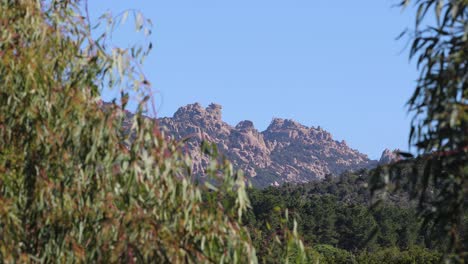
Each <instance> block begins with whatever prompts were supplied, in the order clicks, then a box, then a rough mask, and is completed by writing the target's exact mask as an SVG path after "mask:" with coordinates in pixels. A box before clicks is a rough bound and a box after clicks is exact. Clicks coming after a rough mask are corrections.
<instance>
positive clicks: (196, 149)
mask: <svg viewBox="0 0 468 264" xmlns="http://www.w3.org/2000/svg"><path fill="white" fill-rule="evenodd" d="M158 121H159V124H160V126H161V128H162V129H163V130H166V131H167V133H168V134H170V135H172V136H174V137H175V138H176V139H188V140H187V147H186V150H187V151H188V152H189V154H190V156H191V157H192V158H193V171H194V172H195V173H198V174H202V172H203V168H204V167H205V166H206V165H207V164H208V160H207V159H206V157H203V155H202V154H201V152H200V143H201V141H202V140H208V141H211V142H214V143H216V144H217V146H218V149H219V151H220V152H221V153H223V154H224V155H226V156H227V157H228V158H229V159H230V160H231V162H232V163H233V165H234V166H235V167H236V168H238V169H242V170H243V171H244V172H245V173H246V175H247V176H250V177H251V180H252V182H253V183H254V184H255V185H257V186H267V185H273V184H275V183H276V184H278V183H283V182H296V183H299V182H307V181H311V180H314V179H321V178H323V177H325V175H327V174H339V173H341V172H344V171H346V170H357V169H361V168H370V167H374V166H376V165H377V164H378V161H374V160H370V159H369V158H368V157H367V156H366V155H364V154H362V153H359V152H358V151H357V150H354V149H351V148H350V147H348V146H347V145H346V142H344V141H341V142H338V141H336V140H333V137H332V135H331V134H330V133H328V132H327V131H325V130H323V129H321V128H320V127H318V128H315V127H306V126H304V125H301V124H299V123H297V122H295V121H293V120H289V119H280V118H275V119H273V121H272V122H271V124H270V126H269V127H268V128H267V129H266V130H265V131H263V132H260V131H258V130H257V129H256V128H255V127H254V124H253V123H252V122H251V121H248V120H246V121H242V122H240V123H239V124H237V125H236V126H235V127H232V126H230V125H229V124H227V123H225V122H224V121H223V120H222V115H221V106H220V105H217V104H211V105H209V106H208V107H207V108H203V107H202V106H201V105H200V104H198V103H195V104H191V105H187V106H184V107H181V108H180V109H179V110H177V112H176V113H175V114H174V116H173V117H172V118H160V119H159V120H158Z"/></svg>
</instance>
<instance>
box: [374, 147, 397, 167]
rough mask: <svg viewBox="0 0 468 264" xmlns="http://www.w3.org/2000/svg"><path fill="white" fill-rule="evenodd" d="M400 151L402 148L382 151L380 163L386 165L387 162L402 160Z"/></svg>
mask: <svg viewBox="0 0 468 264" xmlns="http://www.w3.org/2000/svg"><path fill="white" fill-rule="evenodd" d="M399 151H400V150H398V149H395V150H393V151H392V150H389V149H385V150H384V151H383V152H382V156H381V157H380V160H379V165H385V164H390V163H393V162H397V161H399V160H400V157H399V155H398V152H399Z"/></svg>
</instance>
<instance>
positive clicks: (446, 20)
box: [374, 0, 468, 258]
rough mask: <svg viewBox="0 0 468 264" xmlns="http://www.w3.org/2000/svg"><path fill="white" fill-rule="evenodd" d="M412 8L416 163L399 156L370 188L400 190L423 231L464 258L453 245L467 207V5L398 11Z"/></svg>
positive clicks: (434, 4) (447, 0) (422, 2)
mask: <svg viewBox="0 0 468 264" xmlns="http://www.w3.org/2000/svg"><path fill="white" fill-rule="evenodd" d="M412 2H414V4H415V8H414V9H413V10H415V11H416V14H415V26H414V28H413V29H411V30H405V31H404V32H403V34H402V36H407V37H409V40H410V43H411V48H410V51H409V56H410V58H411V59H413V60H415V61H416V63H417V67H418V71H419V73H420V76H419V78H418V79H417V84H416V87H415V89H414V92H413V95H412V96H411V98H410V99H409V101H408V107H409V112H410V113H412V114H413V119H412V123H411V130H410V142H409V143H410V145H412V146H414V147H415V148H416V150H417V157H416V158H415V159H414V157H413V155H411V154H409V153H401V154H402V157H404V158H406V160H403V161H401V162H399V163H397V164H393V165H390V166H386V167H383V168H381V169H380V170H379V171H377V174H376V176H377V177H375V178H374V180H375V182H374V189H380V188H382V187H385V186H387V187H388V182H389V180H390V179H393V180H394V181H396V183H397V185H399V184H402V183H404V184H405V185H402V186H403V187H404V188H409V190H410V191H411V194H412V197H413V198H417V199H418V200H419V209H420V213H421V215H422V216H423V217H424V219H425V222H424V223H425V227H428V228H429V230H432V231H433V232H434V233H438V234H445V235H447V237H448V238H449V240H450V243H449V248H448V250H449V251H451V250H455V251H457V252H458V253H459V254H458V255H459V256H464V257H465V258H466V254H467V252H466V251H467V249H466V245H463V243H462V242H461V241H460V239H461V238H462V237H463V236H467V233H466V232H467V230H466V228H468V227H466V226H465V227H463V215H464V214H465V212H466V205H467V201H468V183H467V173H468V166H467V164H468V163H467V156H468V155H467V154H468V153H467V152H468V140H467V136H466V135H467V134H468V129H467V126H466V123H467V120H468V114H467V112H466V111H467V109H468V104H467V103H468V102H467V95H468V89H467V88H468V70H467V67H468V65H467V64H468V42H467V39H468V21H467V17H468V9H467V5H468V2H467V1H466V0H415V1H410V0H403V1H401V2H400V6H401V7H403V8H406V7H407V6H409V5H410V4H412ZM407 176H409V177H408V178H407ZM464 229H465V230H464ZM441 232H442V233H441ZM462 258H463V257H462Z"/></svg>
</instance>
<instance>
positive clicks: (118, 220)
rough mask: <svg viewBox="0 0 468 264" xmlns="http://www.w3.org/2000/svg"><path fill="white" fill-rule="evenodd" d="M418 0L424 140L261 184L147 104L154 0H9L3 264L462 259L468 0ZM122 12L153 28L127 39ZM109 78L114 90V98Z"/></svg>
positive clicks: (2, 136) (0, 44)
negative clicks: (169, 131)
mask: <svg viewBox="0 0 468 264" xmlns="http://www.w3.org/2000/svg"><path fill="white" fill-rule="evenodd" d="M410 3H413V4H415V7H416V9H415V11H416V13H415V18H414V20H415V23H416V27H415V29H414V31H406V33H404V34H402V37H406V38H408V40H409V42H410V43H411V45H410V47H409V53H410V54H409V55H410V58H411V59H413V60H414V61H416V62H417V64H418V66H419V68H418V69H419V73H420V78H419V79H418V80H417V82H416V85H415V87H413V88H414V93H413V95H412V96H411V98H409V100H408V111H409V113H410V114H411V115H412V116H413V117H414V118H413V119H412V122H411V129H410V131H408V132H409V135H410V144H411V145H413V146H414V147H415V149H416V151H415V152H414V153H403V152H401V153H399V155H400V156H401V161H399V162H396V163H392V164H388V165H383V166H380V167H377V168H376V169H374V170H371V171H357V172H348V173H344V174H342V175H329V176H327V177H326V178H325V179H324V180H323V181H317V182H310V183H305V184H300V185H293V184H285V185H284V186H281V187H277V188H274V187H269V188H265V189H252V188H250V187H249V180H248V179H247V178H246V177H245V176H244V174H243V172H242V171H240V170H236V169H235V168H234V167H233V165H232V164H231V163H230V162H229V161H228V160H227V159H225V158H223V157H222V155H220V153H218V150H217V149H216V147H215V146H214V145H213V144H211V143H209V142H203V144H202V145H201V146H200V147H201V150H202V152H203V153H204V155H206V156H207V157H209V158H210V160H209V163H208V164H207V168H206V171H205V175H204V177H206V179H207V180H204V181H199V180H198V179H197V178H196V177H195V176H194V175H193V174H192V167H191V165H192V163H191V157H190V156H188V155H186V154H184V152H183V149H184V141H183V140H182V141H176V140H174V139H173V138H171V137H169V136H168V135H165V134H164V132H161V131H160V130H159V128H158V124H157V122H155V121H154V120H152V119H148V118H145V115H146V113H147V109H151V108H152V107H154V105H153V102H154V101H152V98H151V94H149V93H148V87H150V86H151V82H150V80H148V79H147V78H146V76H145V73H144V71H143V68H142V64H143V61H144V58H146V56H147V55H148V53H149V52H150V50H151V49H152V43H151V41H149V39H148V36H149V35H150V34H151V27H152V22H151V21H150V20H148V19H145V17H144V14H142V13H140V12H139V11H137V10H128V11H125V12H123V13H121V14H118V15H117V16H111V15H109V14H104V15H103V16H101V18H100V20H99V24H98V25H94V24H91V22H90V18H89V14H88V7H87V2H86V1H78V0H51V1H39V0H30V1H11V0H2V1H0V30H1V32H0V33H1V34H0V263H441V262H449V263H466V261H467V259H468V255H467V234H466V230H467V210H466V203H467V200H468V199H467V194H468V189H467V181H466V178H467V176H466V175H467V171H468V167H467V164H468V162H467V156H468V155H467V152H468V147H467V146H468V140H467V138H466V134H467V133H466V132H467V131H468V130H467V128H466V123H467V120H468V115H467V113H466V110H467V109H468V107H467V99H466V98H467V95H468V90H467V87H468V78H467V76H468V71H467V66H468V65H467V62H468V60H467V54H468V42H467V39H468V22H467V16H468V15H467V13H468V9H467V6H468V2H467V1H466V0H452V1H448V0H424V1H423V0H415V1H409V0H403V1H401V2H398V1H397V4H399V6H400V7H401V8H405V7H407V6H408V5H409V4H410ZM411 11H413V10H412V9H411ZM427 14H433V16H430V18H431V19H435V22H434V21H432V20H430V21H432V23H431V22H430V21H426V20H425V18H427V16H426V15H427ZM428 16H429V15H428ZM127 17H128V19H129V20H132V19H131V18H133V21H134V22H133V24H134V26H135V30H136V31H137V32H139V33H141V34H142V39H143V42H142V43H139V44H137V45H135V46H132V47H131V48H120V47H118V45H114V44H115V43H112V41H111V39H110V36H111V35H112V32H113V31H114V30H116V25H117V24H120V23H123V22H124V20H126V19H127ZM103 89H116V90H117V91H119V92H120V97H119V98H116V99H115V100H114V101H113V102H112V103H110V104H109V105H108V107H107V108H106V109H103V108H102V98H101V95H102V90H103ZM130 94H132V97H133V96H134V97H137V98H139V101H138V103H137V110H136V113H135V115H134V116H132V119H131V120H130V122H127V121H128V120H126V119H125V117H126V115H127V109H128V104H129V98H130Z"/></svg>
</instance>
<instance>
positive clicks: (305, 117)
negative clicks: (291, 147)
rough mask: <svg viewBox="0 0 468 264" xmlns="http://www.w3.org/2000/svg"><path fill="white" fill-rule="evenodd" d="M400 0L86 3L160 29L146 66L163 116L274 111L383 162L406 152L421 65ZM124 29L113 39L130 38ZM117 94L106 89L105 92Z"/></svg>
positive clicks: (259, 122)
mask: <svg viewBox="0 0 468 264" xmlns="http://www.w3.org/2000/svg"><path fill="white" fill-rule="evenodd" d="M396 2H397V0H395V1H392V0H363V1H349V0H337V1H325V0H323V1H318V0H282V1H280V0H235V1H234V0H229V1H228V0H164V1H163V0H139V1H128V0H127V1H124V0H113V1H90V3H89V5H90V6H89V8H90V11H91V14H92V16H93V17H96V16H97V15H98V14H101V13H103V12H104V11H106V10H109V11H111V12H112V13H113V14H117V13H118V12H120V11H123V10H125V9H128V8H132V9H137V10H141V11H142V12H143V13H144V15H145V16H146V17H147V18H149V19H151V20H152V22H153V24H154V28H153V35H152V36H151V40H152V42H153V44H154V48H153V51H152V53H151V55H150V56H149V58H148V59H147V61H146V63H145V65H144V71H145V73H146V75H147V77H148V78H149V79H150V81H151V83H152V84H153V88H154V90H155V91H156V92H157V95H156V98H155V99H156V103H157V104H158V116H159V117H163V116H172V114H173V113H174V112H175V111H176V110H177V108H179V107H180V106H183V105H186V104H189V103H194V102H200V103H201V104H202V105H204V106H207V105H208V104H209V103H211V102H216V103H219V104H221V105H222V106H223V119H224V120H225V121H226V122H228V123H229V124H231V125H236V124H237V123H238V122H239V121H241V120H246V119H248V120H252V121H253V122H254V124H255V126H256V128H257V129H259V130H264V129H265V128H266V127H267V126H268V125H269V123H270V122H271V120H272V118H273V117H282V118H292V119H294V120H297V121H299V122H301V123H302V124H304V125H307V126H321V127H322V128H324V129H326V130H328V131H330V132H331V133H332V134H333V136H334V139H336V140H343V139H344V140H345V141H346V142H347V143H348V145H350V146H351V147H352V148H355V149H358V150H360V151H361V152H363V153H366V154H368V155H369V156H370V157H371V158H374V159H377V158H379V157H380V154H381V152H382V150H383V149H384V148H391V149H393V148H400V149H403V150H407V149H408V144H407V140H408V133H409V122H410V117H409V116H408V115H407V113H406V107H405V103H406V101H407V99H408V98H409V96H410V95H411V92H412V91H413V88H414V85H415V79H416V78H417V72H416V69H415V67H414V65H412V64H410V63H409V61H408V56H407V55H408V51H407V50H406V49H404V48H405V44H406V42H405V41H404V40H400V41H396V40H395V38H396V37H397V36H398V35H399V33H400V32H401V31H402V30H403V29H404V28H405V27H408V26H410V27H411V26H412V25H413V20H412V17H411V12H404V13H402V12H401V10H400V9H398V8H393V7H392V5H393V4H396ZM132 30H134V29H133V27H122V28H121V31H120V33H118V34H117V36H116V39H117V43H118V42H119V41H121V42H122V45H124V46H125V43H126V41H128V40H129V39H132V36H133V35H134V34H133V33H132ZM111 96H112V94H111V93H109V92H106V93H105V94H104V98H105V99H109V98H110V97H111Z"/></svg>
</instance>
